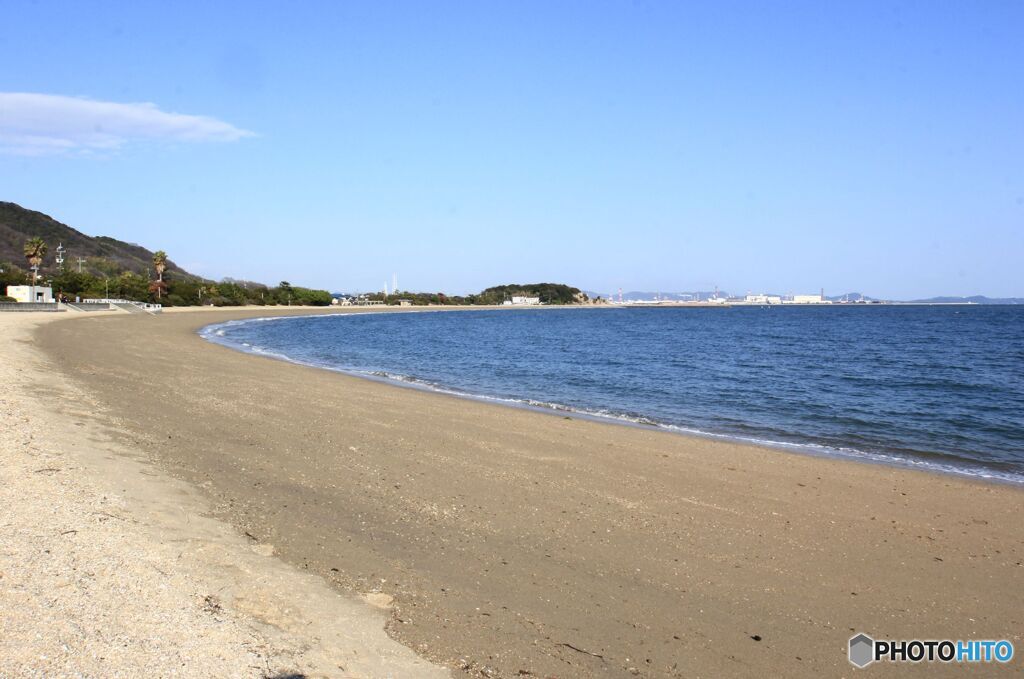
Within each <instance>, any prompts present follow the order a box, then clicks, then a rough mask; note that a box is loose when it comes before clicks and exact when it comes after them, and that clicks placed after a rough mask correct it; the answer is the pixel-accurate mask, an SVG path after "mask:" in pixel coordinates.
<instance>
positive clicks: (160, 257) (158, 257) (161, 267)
mask: <svg viewBox="0 0 1024 679" xmlns="http://www.w3.org/2000/svg"><path fill="white" fill-rule="evenodd" d="M153 268H154V269H156V281H157V285H156V286H155V287H156V298H157V299H160V293H161V292H163V288H164V271H166V270H167V253H166V252H164V251H163V250H157V251H156V252H154V253H153Z"/></svg>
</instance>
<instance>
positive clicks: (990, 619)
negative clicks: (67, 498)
mask: <svg viewBox="0 0 1024 679" xmlns="http://www.w3.org/2000/svg"><path fill="white" fill-rule="evenodd" d="M310 312H313V313H316V311H315V310H305V311H300V310H296V311H294V312H286V314H290V313H310ZM266 313H267V310H265V309H259V310H223V309H221V310H214V311H211V312H205V313H204V312H193V313H187V312H182V313H166V314H164V315H163V316H162V317H140V316H138V315H127V314H124V315H119V316H110V317H107V318H81V319H75V320H74V321H71V320H70V319H68V320H67V321H61V322H57V323H52V324H50V325H49V326H48V327H47V328H46V329H45V330H41V331H40V332H37V333H36V337H35V341H36V343H37V344H38V346H39V348H40V349H41V350H42V352H44V353H45V355H46V356H47V357H48V361H49V362H50V364H51V366H52V370H53V371H55V374H57V375H60V377H61V379H69V380H72V381H74V382H75V383H76V384H77V385H80V387H81V388H82V389H83V390H84V391H85V392H86V393H88V394H90V395H91V398H93V399H95V401H96V403H97V409H96V417H97V418H102V419H103V421H105V422H107V426H109V427H110V428H111V431H112V432H113V435H115V436H117V437H118V439H119V440H122V441H124V443H125V445H128V446H130V447H131V448H132V449H133V450H134V451H135V452H136V454H137V455H139V456H142V457H143V459H147V460H149V461H151V463H152V467H151V468H152V469H153V470H158V471H159V472H160V473H161V474H169V475H171V476H173V477H175V478H177V479H180V480H181V481H184V482H186V483H188V484H189V485H190V486H191V487H192V488H194V489H197V491H198V492H200V493H201V494H202V495H203V497H204V498H206V501H207V502H208V503H209V507H211V508H212V511H213V514H214V516H216V517H218V518H219V519H221V520H223V521H225V522H228V523H230V524H231V525H232V526H233V527H234V530H235V531H236V532H237V535H238V536H244V535H245V534H248V535H250V536H252V538H244V537H243V538H242V539H255V540H256V541H258V543H259V544H263V543H270V544H273V545H274V547H275V553H276V555H277V556H278V557H279V558H280V559H282V560H283V561H285V562H287V563H289V564H291V565H292V566H294V567H296V568H298V569H301V570H303V571H305V572H307V573H309V574H310V575H315V576H318V577H319V578H322V579H323V581H325V582H327V583H328V584H330V585H332V586H333V588H334V589H335V590H337V591H341V592H346V593H358V592H374V593H376V594H379V595H380V596H381V599H382V600H383V601H387V600H388V598H389V597H390V598H391V599H392V600H393V601H392V604H391V608H390V613H389V614H390V619H389V624H388V632H389V634H390V635H391V636H392V637H393V638H394V639H397V640H399V641H401V642H402V643H404V644H406V645H407V646H409V647H410V648H412V649H413V650H415V651H416V652H417V653H418V654H420V655H421V656H423V657H426V658H429V659H432V660H434V661H437V662H441V663H444V664H447V665H448V666H449V667H450V668H452V669H454V670H456V671H462V672H464V673H465V674H466V675H468V676H480V675H481V674H483V673H484V671H485V670H486V671H488V672H491V673H492V674H494V675H497V676H515V675H516V674H517V673H519V672H520V670H525V671H528V672H532V673H533V674H534V675H539V676H545V675H551V674H554V675H557V676H580V677H583V676H594V675H607V676H632V675H633V674H635V672H634V670H635V671H639V672H640V673H641V674H643V675H648V676H658V677H660V676H665V677H674V676H681V675H685V676H692V675H703V676H734V675H736V674H753V673H754V671H755V669H756V671H757V673H758V674H769V675H773V676H810V675H818V676H820V675H836V674H839V673H842V672H843V671H845V670H846V668H848V663H847V661H846V656H845V644H846V640H847V639H848V638H849V636H850V633H849V632H848V628H849V627H856V628H857V629H859V630H864V631H867V632H868V633H871V632H873V631H877V633H878V634H883V633H884V634H886V635H889V636H891V637H892V638H911V637H915V636H919V637H922V638H961V637H965V636H970V637H972V638H1007V636H1008V635H1012V634H1014V633H1015V632H1014V630H1017V629H1018V628H1019V625H1018V624H1017V621H1018V620H1019V611H1020V610H1021V609H1022V607H1024V592H1022V590H1021V589H1020V588H1019V587H1018V586H1017V585H1018V584H1019V582H1020V577H1021V576H1020V573H1021V570H1020V565H1019V564H1020V562H1021V560H1022V559H1024V526H1022V525H1021V524H1020V522H1019V520H1018V518H1019V517H1018V513H1019V507H1020V501H1021V497H1022V495H1021V491H1020V489H1018V488H1014V487H1009V486H1001V485H996V484H990V483H981V482H976V481H971V480H967V479H961V478H954V477H948V476H938V475H934V474H920V473H916V472H914V471H910V470H903V469H898V468H893V467H883V466H880V465H856V464H850V463H849V462H848V461H845V460H834V459H826V458H817V457H810V456H801V455H780V454H779V453H778V452H777V451H774V450H768V449H764V448H760V447H756V446H749V445H734V444H729V443H725V442H720V441H710V440H703V439H698V438H697V437H686V436H678V435H669V434H668V433H666V432H659V431H653V430H648V429H642V428H636V427H622V426H614V425H612V424H610V423H598V422H592V421H588V420H582V419H575V418H574V419H571V420H566V419H563V418H559V417H541V416H540V414H539V413H536V412H532V411H527V410H523V409H517V408H507V407H502V406H498V405H495V404H488V403H481V402H473V401H468V400H465V399H455V398H450V397H445V396H443V395H438V394H427V393H422V392H419V391H416V390H410V389H394V388H392V386H391V385H384V384H380V383H376V382H371V381H368V380H363V379H355V378H353V377H349V376H347V375H343V374H339V373H333V372H330V371H325V370H320V369H314V368H307V367H304V366H299V365H294V364H290V363H285V362H282V361H276V360H270V359H264V360H261V359H260V358H258V357H253V356H245V355H242V354H240V353H239V352H237V351H234V350H231V349H228V348H225V347H221V346H217V345H214V344H210V343H208V342H206V341H205V340H203V339H201V338H200V337H199V336H198V335H197V334H196V330H197V329H198V328H199V327H200V326H202V325H207V324H209V323H211V322H213V321H217V320H229V319H241V318H247V317H251V316H254V315H258V314H261V315H266ZM275 313H276V312H275ZM993 546H995V548H996V549H995V550H993ZM897 566H898V567H897ZM936 591H942V592H943V593H944V594H943V596H942V597H941V598H939V599H936V597H935V592H936ZM967 620H969V621H970V622H969V624H968V623H965V622H964V621H967ZM753 636H758V637H760V638H761V641H756V640H752V639H753ZM1010 638H1015V637H1012V636H1011V637H1010ZM574 649H585V650H586V651H588V652H590V653H593V654H597V655H588V654H584V653H581V652H579V651H577V650H574Z"/></svg>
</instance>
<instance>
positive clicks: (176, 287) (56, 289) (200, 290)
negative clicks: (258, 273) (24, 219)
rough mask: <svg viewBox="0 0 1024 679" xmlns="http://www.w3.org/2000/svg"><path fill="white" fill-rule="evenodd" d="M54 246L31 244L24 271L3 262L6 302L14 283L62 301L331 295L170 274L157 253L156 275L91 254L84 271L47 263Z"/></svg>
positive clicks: (315, 302)
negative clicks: (50, 291)
mask: <svg viewBox="0 0 1024 679" xmlns="http://www.w3.org/2000/svg"><path fill="white" fill-rule="evenodd" d="M48 250H49V248H48V247H47V245H46V243H44V242H43V241H42V239H39V238H30V239H29V240H28V241H26V243H25V262H26V264H27V265H28V269H27V270H26V269H23V268H21V267H20V266H18V265H16V264H14V263H13V262H3V263H0V301H13V299H12V298H9V297H6V295H5V293H6V291H7V286H9V285H44V286H46V287H49V288H52V289H53V294H54V296H55V297H57V298H58V299H66V300H67V301H75V300H76V299H104V298H106V299H127V300H132V301H136V302H156V303H159V304H163V305H164V306H200V305H213V306H245V305H250V304H265V305H271V306H276V305H310V306H327V305H329V304H330V303H331V294H330V293H329V292H327V291H326V290H315V289H312V288H304V287H300V286H297V285H292V284H291V283H289V282H287V281H282V282H281V283H279V284H278V285H276V286H273V287H272V286H268V285H264V284H262V283H255V282H252V281H237V280H233V279H231V278H225V279H223V280H221V281H220V282H214V281H209V280H204V279H201V278H194V277H184V276H181V277H178V276H174V277H168V276H166V275H165V274H166V272H167V254H166V253H165V252H164V251H162V250H158V251H157V252H155V253H153V272H154V273H155V274H156V277H155V278H153V279H151V278H150V277H149V276H146V275H143V274H140V273H137V272H135V271H129V270H126V269H124V268H122V267H121V266H119V265H118V264H117V263H116V262H114V261H112V260H109V259H104V258H102V257H89V258H88V259H87V260H86V265H87V266H86V268H87V270H86V271H78V270H76V269H75V267H73V266H68V265H67V264H66V263H61V264H56V263H54V265H53V266H50V267H44V266H43V264H44V261H45V257H46V254H47V252H48Z"/></svg>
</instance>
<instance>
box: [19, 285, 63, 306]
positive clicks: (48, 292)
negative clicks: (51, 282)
mask: <svg viewBox="0 0 1024 679" xmlns="http://www.w3.org/2000/svg"><path fill="white" fill-rule="evenodd" d="M33 291H34V292H35V299H33ZM7 296H8V297H13V298H14V299H16V300H18V301H19V302H21V303H22V304H28V303H29V302H37V303H38V302H42V303H44V304H53V302H54V299H53V288H44V287H43V286H41V285H8V286H7Z"/></svg>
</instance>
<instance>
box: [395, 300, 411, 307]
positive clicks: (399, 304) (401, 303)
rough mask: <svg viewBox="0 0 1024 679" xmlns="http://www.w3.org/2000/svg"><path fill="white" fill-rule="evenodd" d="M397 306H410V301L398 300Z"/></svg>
mask: <svg viewBox="0 0 1024 679" xmlns="http://www.w3.org/2000/svg"><path fill="white" fill-rule="evenodd" d="M398 306H412V300H411V299H400V300H398Z"/></svg>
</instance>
